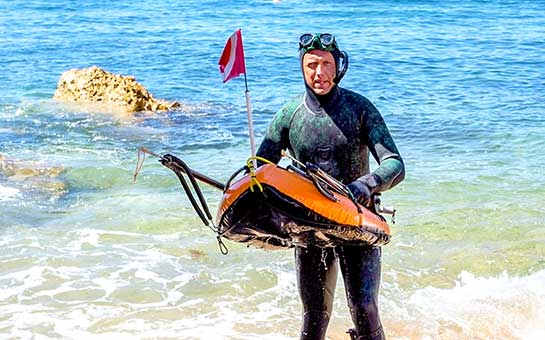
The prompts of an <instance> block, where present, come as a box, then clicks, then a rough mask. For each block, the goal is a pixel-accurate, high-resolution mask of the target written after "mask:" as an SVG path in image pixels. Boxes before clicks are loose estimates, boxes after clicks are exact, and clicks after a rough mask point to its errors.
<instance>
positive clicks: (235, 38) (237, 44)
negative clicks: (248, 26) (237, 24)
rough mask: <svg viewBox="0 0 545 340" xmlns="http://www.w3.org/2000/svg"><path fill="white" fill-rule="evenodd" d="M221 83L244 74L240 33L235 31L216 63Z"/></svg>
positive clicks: (244, 66) (244, 65)
mask: <svg viewBox="0 0 545 340" xmlns="http://www.w3.org/2000/svg"><path fill="white" fill-rule="evenodd" d="M218 65H219V66H220V72H221V75H222V77H223V82H224V83H225V82H227V81H228V80H229V79H232V78H235V77H238V76H240V75H241V74H245V73H246V64H245V62H244V48H243V47H242V32H241V31H240V29H239V30H237V31H236V32H235V33H233V34H232V35H231V36H230V37H229V40H227V43H226V44H225V47H224V48H223V53H222V54H221V57H220V60H219V61H218Z"/></svg>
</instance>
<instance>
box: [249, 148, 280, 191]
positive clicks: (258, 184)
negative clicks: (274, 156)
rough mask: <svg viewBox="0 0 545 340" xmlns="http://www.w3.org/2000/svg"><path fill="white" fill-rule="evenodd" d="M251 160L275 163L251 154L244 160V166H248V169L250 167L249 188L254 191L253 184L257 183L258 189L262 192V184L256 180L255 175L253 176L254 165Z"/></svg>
mask: <svg viewBox="0 0 545 340" xmlns="http://www.w3.org/2000/svg"><path fill="white" fill-rule="evenodd" d="M253 161H260V162H263V163H267V164H273V165H275V164H274V163H273V162H271V161H269V160H268V159H265V158H263V157H259V156H252V157H250V158H248V160H247V161H246V166H247V167H248V169H250V177H251V180H250V190H251V191H252V192H254V185H257V187H258V188H259V191H261V192H263V186H262V185H261V183H259V181H258V180H257V177H256V176H255V170H256V169H255V167H254V162H253Z"/></svg>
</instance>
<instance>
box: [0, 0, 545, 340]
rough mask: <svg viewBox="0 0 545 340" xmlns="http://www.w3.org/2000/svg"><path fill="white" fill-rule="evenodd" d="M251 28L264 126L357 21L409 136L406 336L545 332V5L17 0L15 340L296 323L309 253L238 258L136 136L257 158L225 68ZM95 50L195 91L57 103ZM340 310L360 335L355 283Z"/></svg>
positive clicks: (360, 66)
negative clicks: (135, 106) (65, 76)
mask: <svg viewBox="0 0 545 340" xmlns="http://www.w3.org/2000/svg"><path fill="white" fill-rule="evenodd" d="M237 28H242V30H243V36H244V43H245V52H246V65H247V71H248V77H249V86H250V90H251V97H252V106H253V115H254V123H255V128H256V138H257V140H258V141H259V140H260V139H261V137H262V135H263V131H264V129H265V127H266V124H267V122H268V121H269V120H270V119H271V117H272V115H273V114H274V112H275V111H276V110H278V109H279V108H280V106H281V105H282V103H283V102H285V101H286V100H287V99H288V98H290V97H292V96H294V95H296V94H297V93H299V92H300V91H301V90H302V77H301V75H300V73H299V65H298V61H297V52H296V49H297V44H296V41H297V37H298V36H299V34H300V33H302V32H307V31H329V32H331V33H334V34H336V35H337V36H338V41H339V44H340V45H341V47H342V48H344V49H346V50H347V51H348V52H349V54H350V56H351V67H350V70H349V72H348V74H347V76H346V77H345V79H344V80H343V83H342V84H343V86H345V87H347V88H349V89H353V90H356V91H358V92H360V93H362V94H364V95H366V96H367V97H368V98H370V99H371V100H372V101H373V102H374V103H375V104H376V106H377V107H378V108H379V110H380V111H381V112H382V114H383V116H384V118H385V120H386V121H387V123H388V125H389V127H390V129H391V131H392V134H393V135H394V138H395V139H396V142H397V144H398V147H399V149H400V151H401V153H402V155H403V157H404V159H405V162H406V166H407V179H406V180H405V181H404V182H403V183H402V184H400V185H399V186H398V187H396V188H395V189H393V190H391V191H390V192H388V193H386V194H384V195H383V200H384V201H385V202H386V204H388V205H390V204H391V205H395V207H396V208H397V210H398V216H397V223H396V224H395V225H393V240H392V242H391V243H390V244H389V245H387V246H386V247H385V248H384V257H383V284H382V290H381V297H380V307H381V313H382V314H381V315H382V318H383V322H384V324H385V327H386V331H387V334H388V336H389V338H392V339H490V338H498V339H541V338H543V337H545V327H544V326H543V325H545V319H544V316H543V315H545V302H544V301H545V288H544V287H545V261H544V258H545V223H544V222H543V217H544V215H545V209H544V203H543V202H544V201H545V185H544V184H545V180H544V178H545V170H544V167H543V164H545V154H544V153H543V149H545V138H544V137H543V136H544V135H545V115H544V112H545V94H544V93H545V80H544V79H545V78H544V77H543V71H544V70H545V55H544V54H543V48H544V43H543V42H544V41H545V2H543V1H532V2H520V1H516V2H515V1H462V2H456V3H454V2H453V3H448V2H439V1H411V2H402V1H395V2H380V1H379V2H371V1H368V2H367V1H345V2H342V3H336V4H334V5H333V4H327V3H320V2H313V1H279V2H278V3H275V2H272V1H230V2H213V1H185V2H183V3H178V4H172V3H167V2H154V3H141V2H140V3H139V2H129V1H117V2H105V1H88V2H85V3H79V2H71V1H48V2H45V1H6V0H4V1H2V0H0V37H1V38H0V67H1V69H2V72H0V93H1V94H2V95H1V96H0V155H1V156H0V216H1V223H0V233H1V238H0V247H1V249H2V251H0V288H1V289H0V338H7V339H28V338H40V339H48V338H67V339H105V338H111V339H129V338H130V339H134V338H138V339H149V338H160V339H172V338H178V339H296V338H297V333H298V328H299V319H300V308H301V306H300V304H299V302H298V296H297V288H296V284H295V273H294V269H293V259H292V257H293V255H292V253H291V251H279V252H266V251H262V250H258V249H251V248H250V249H248V248H246V247H245V246H243V245H238V244H233V243H229V244H228V247H229V249H230V253H229V255H228V256H223V255H221V254H220V253H219V250H218V248H217V244H216V241H215V239H214V237H213V235H212V234H211V233H210V232H209V231H208V230H207V229H206V228H204V227H203V226H202V225H201V223H200V221H199V219H198V218H197V216H196V215H195V214H194V213H193V211H192V209H191V207H190V205H189V203H188V202H187V200H186V198H185V196H184V195H183V193H182V191H181V190H180V188H179V184H178V183H177V180H176V178H175V177H174V176H173V174H172V173H171V172H170V171H169V170H167V169H166V168H163V167H161V166H160V165H159V164H158V163H157V162H156V160H153V159H148V160H147V161H146V163H145V165H144V169H143V171H142V173H141V175H140V176H139V178H138V181H137V182H136V183H133V182H132V173H133V170H134V167H135V164H136V148H137V147H138V146H146V147H148V148H149V149H151V150H153V151H155V152H157V153H166V152H171V153H173V154H176V155H178V156H180V157H181V158H183V159H184V160H185V161H186V162H187V163H188V164H190V165H191V166H192V167H193V168H195V169H196V170H199V171H201V172H205V173H207V174H208V175H210V176H211V177H213V178H217V179H219V180H221V181H225V180H226V179H227V178H228V177H229V175H230V174H231V173H232V172H233V171H234V170H236V169H238V168H239V167H240V166H241V165H242V164H243V162H244V161H245V159H246V157H247V156H248V154H249V146H248V133H247V127H246V118H245V106H244V93H243V90H244V84H243V80H242V79H241V78H239V79H235V80H232V81H230V82H229V83H227V84H222V82H221V77H220V75H219V72H218V70H217V65H216V63H217V60H218V58H219V55H220V54H221V50H222V48H223V45H224V43H225V40H226V39H227V37H228V36H229V35H230V34H231V33H232V32H233V31H234V30H235V29H237ZM91 65H98V66H100V67H102V68H105V69H106V70H108V71H111V72H114V73H119V74H126V75H134V76H135V77H136V78H137V80H139V81H140V82H141V83H143V84H144V85H145V86H146V87H147V88H148V90H150V92H152V93H153V94H154V96H155V97H158V98H166V99H169V100H179V101H181V102H182V103H184V104H185V106H186V107H185V108H184V109H183V110H180V111H172V112H167V113H160V114H155V115H150V114H144V113H143V114H138V115H136V116H134V117H121V116H117V115H110V114H106V113H100V112H90V113H89V112H85V110H83V108H74V107H70V106H66V105H61V104H59V103H55V102H54V101H53V100H52V99H51V97H52V96H53V93H54V91H55V88H56V84H57V81H58V79H59V77H60V75H61V73H62V72H64V71H66V70H68V69H71V68H81V67H88V66H91ZM1 157H4V160H3V161H2V160H1V159H2V158H1ZM204 193H205V195H206V196H207V198H208V199H209V203H210V205H211V206H212V207H213V208H214V209H215V208H216V206H217V204H218V201H219V198H220V194H219V193H218V192H217V191H214V190H213V189H211V188H204ZM333 317H334V320H333V321H332V324H331V326H330V329H329V333H328V336H329V338H330V339H345V338H346V336H345V334H344V332H345V330H346V329H347V328H349V326H350V318H349V316H348V312H347V308H346V307H345V299H344V293H343V287H342V282H341V281H339V285H338V290H337V297H336V301H335V309H334V316H333Z"/></svg>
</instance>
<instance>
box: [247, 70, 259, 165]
mask: <svg viewBox="0 0 545 340" xmlns="http://www.w3.org/2000/svg"><path fill="white" fill-rule="evenodd" d="M244 86H245V87H246V91H244V94H245V95H246V116H247V117H248V133H249V134H250V152H251V154H252V164H253V166H254V169H256V168H257V161H256V159H255V156H256V150H255V138H254V124H253V122H252V105H251V103H250V90H248V79H247V78H246V72H245V73H244Z"/></svg>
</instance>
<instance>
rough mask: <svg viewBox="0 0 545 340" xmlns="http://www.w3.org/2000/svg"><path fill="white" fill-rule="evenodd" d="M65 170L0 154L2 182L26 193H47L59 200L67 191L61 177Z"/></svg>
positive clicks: (0, 177)
mask: <svg viewBox="0 0 545 340" xmlns="http://www.w3.org/2000/svg"><path fill="white" fill-rule="evenodd" d="M63 172H64V168H62V167H59V166H50V165H46V164H43V163H41V162H37V161H29V160H20V159H14V158H8V157H7V156H5V155H2V154H0V179H2V182H5V183H6V184H9V185H10V186H12V187H13V186H14V187H16V188H19V189H20V190H22V191H23V192H25V191H39V192H44V193H45V192H47V193H48V194H49V195H50V196H51V198H58V197H60V196H61V195H62V194H63V193H64V192H65V191H66V185H65V183H64V181H62V180H61V179H59V175H60V174H61V173H63Z"/></svg>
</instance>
